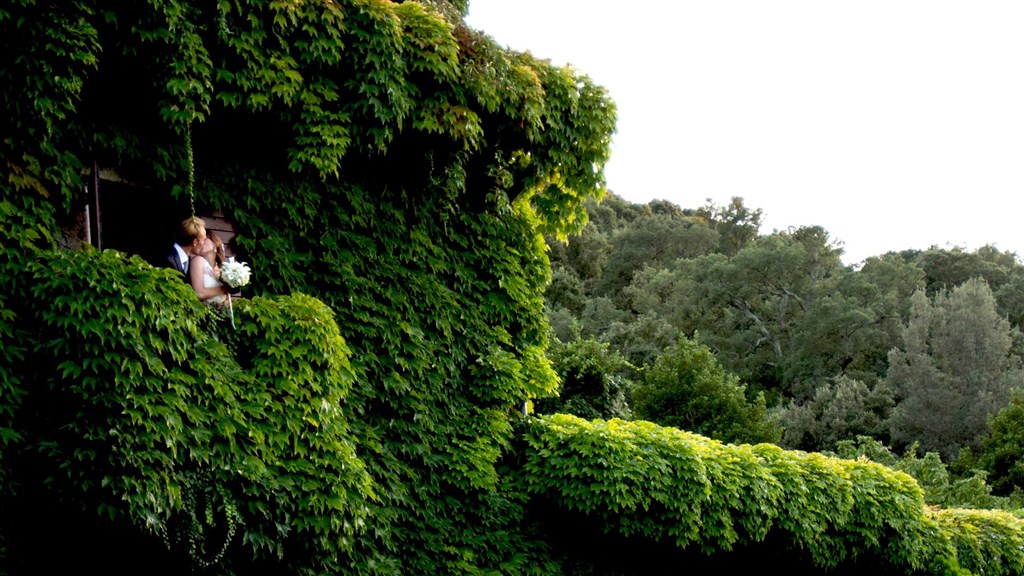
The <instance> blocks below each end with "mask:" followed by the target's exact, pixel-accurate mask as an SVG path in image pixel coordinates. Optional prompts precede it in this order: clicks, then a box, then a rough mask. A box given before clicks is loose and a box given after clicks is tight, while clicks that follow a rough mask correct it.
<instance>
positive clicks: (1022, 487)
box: [978, 388, 1024, 496]
mask: <svg viewBox="0 0 1024 576" xmlns="http://www.w3.org/2000/svg"><path fill="white" fill-rule="evenodd" d="M978 462H979V463H980V464H981V465H982V466H983V467H984V468H985V470H986V471H988V473H989V481H990V483H991V484H992V490H993V491H994V492H995V493H996V494H1001V495H1004V496H1005V495H1008V494H1011V493H1012V492H1014V491H1024V389H1022V388H1017V389H1015V390H1014V391H1013V393H1012V394H1011V396H1010V402H1009V404H1008V405H1007V406H1006V407H1005V408H1003V409H1002V410H1000V411H999V412H997V413H996V414H995V415H994V416H993V417H992V419H991V421H990V431H989V433H988V434H986V435H985V438H984V439H983V440H982V447H981V449H980V451H979V453H978Z"/></svg>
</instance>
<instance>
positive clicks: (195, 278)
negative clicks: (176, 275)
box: [188, 256, 228, 300]
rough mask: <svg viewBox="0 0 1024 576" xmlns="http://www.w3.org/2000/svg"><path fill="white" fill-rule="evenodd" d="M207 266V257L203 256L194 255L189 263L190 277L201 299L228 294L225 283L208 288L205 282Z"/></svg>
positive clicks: (193, 287)
mask: <svg viewBox="0 0 1024 576" xmlns="http://www.w3.org/2000/svg"><path fill="white" fill-rule="evenodd" d="M205 266H206V259H205V258H203V257H202V256H193V257H192V260H191V261H189V263H188V278H189V281H190V282H191V284H192V289H193V290H195V292H196V296H198V297H199V299H200V300H208V299H210V298H213V297H214V296H220V295H222V294H227V293H228V291H227V288H225V287H224V286H223V285H220V286H215V287H213V288H207V287H206V284H205V282H203V268H204V267H205Z"/></svg>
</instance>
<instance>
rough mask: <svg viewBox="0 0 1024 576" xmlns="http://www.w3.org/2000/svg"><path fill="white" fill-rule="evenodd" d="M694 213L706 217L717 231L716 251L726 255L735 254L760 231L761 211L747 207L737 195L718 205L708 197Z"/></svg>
mask: <svg viewBox="0 0 1024 576" xmlns="http://www.w3.org/2000/svg"><path fill="white" fill-rule="evenodd" d="M695 213H696V214H697V215H699V216H701V217H703V218H706V219H707V222H708V224H709V225H710V226H711V228H712V229H714V230H715V231H716V232H718V234H719V241H718V252H720V253H722V254H725V255H726V256H735V255H736V253H737V252H739V251H740V250H741V249H743V247H744V246H746V245H747V244H748V243H750V241H752V240H753V239H754V238H756V237H757V236H758V234H759V233H760V231H761V218H762V217H763V211H762V210H761V209H760V208H758V209H756V210H752V209H750V208H748V207H747V206H746V205H745V204H744V203H743V198H740V197H739V196H733V197H732V199H731V200H730V201H729V203H728V204H727V205H725V206H718V205H716V204H715V203H714V202H712V201H711V199H710V198H708V200H707V205H705V206H703V207H701V208H699V209H698V210H696V211H695Z"/></svg>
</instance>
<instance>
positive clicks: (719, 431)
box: [633, 337, 779, 443]
mask: <svg viewBox="0 0 1024 576" xmlns="http://www.w3.org/2000/svg"><path fill="white" fill-rule="evenodd" d="M633 410H634V413H635V415H636V417H637V418H641V419H644V420H649V421H651V422H655V423H658V424H661V425H663V426H672V427H675V428H679V429H681V430H688V431H690V432H695V433H697V434H701V435H704V436H709V437H711V438H716V439H719V440H723V441H725V442H747V443H756V442H774V441H776V440H778V436H779V434H778V431H777V429H776V428H775V425H774V423H772V421H771V420H770V418H769V417H768V414H767V410H766V408H765V401H764V396H763V395H761V394H757V395H756V396H754V397H753V398H749V399H748V398H747V396H746V386H744V385H743V384H741V383H740V381H739V379H738V378H737V377H736V376H734V375H732V374H728V373H727V372H726V371H725V370H724V369H723V368H722V366H721V365H720V364H719V363H718V361H717V360H715V357H714V355H713V354H712V353H711V350H710V349H709V348H708V347H707V346H704V345H702V344H700V343H698V342H697V341H696V340H693V339H690V338H686V337H680V338H679V340H678V341H677V342H676V344H675V345H674V346H672V347H671V348H669V349H668V350H666V351H665V353H664V354H662V355H661V356H660V357H659V358H658V359H657V361H655V362H654V364H653V365H652V366H649V367H648V368H647V369H645V370H644V372H643V376H642V378H641V381H640V382H639V383H638V384H637V385H636V387H635V388H634V390H633Z"/></svg>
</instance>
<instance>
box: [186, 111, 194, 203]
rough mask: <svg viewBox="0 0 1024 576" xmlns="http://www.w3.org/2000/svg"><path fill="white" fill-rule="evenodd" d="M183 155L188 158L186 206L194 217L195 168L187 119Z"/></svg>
mask: <svg viewBox="0 0 1024 576" xmlns="http://www.w3.org/2000/svg"><path fill="white" fill-rule="evenodd" d="M185 155H186V156H187V158H188V208H189V214H190V215H191V216H192V218H193V219H194V218H195V217H196V199H195V192H194V189H195V181H196V169H195V161H194V158H193V155H192V121H191V120H189V122H188V123H187V124H185Z"/></svg>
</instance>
